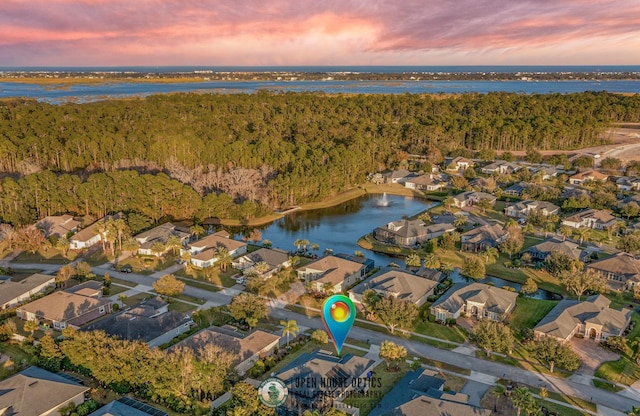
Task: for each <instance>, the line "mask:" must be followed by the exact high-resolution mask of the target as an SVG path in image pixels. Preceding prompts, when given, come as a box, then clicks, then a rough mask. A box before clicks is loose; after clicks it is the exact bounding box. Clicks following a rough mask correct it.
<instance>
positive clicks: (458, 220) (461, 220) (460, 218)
mask: <svg viewBox="0 0 640 416" xmlns="http://www.w3.org/2000/svg"><path fill="white" fill-rule="evenodd" d="M466 223H467V217H466V215H462V214H456V216H455V219H454V220H453V225H454V226H455V227H456V228H462V227H464V226H465V224H466Z"/></svg>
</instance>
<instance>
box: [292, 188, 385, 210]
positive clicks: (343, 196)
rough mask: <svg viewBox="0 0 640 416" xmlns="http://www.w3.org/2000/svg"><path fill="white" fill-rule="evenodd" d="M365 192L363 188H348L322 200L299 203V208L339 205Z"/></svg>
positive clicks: (308, 208) (307, 208)
mask: <svg viewBox="0 0 640 416" xmlns="http://www.w3.org/2000/svg"><path fill="white" fill-rule="evenodd" d="M365 193H366V192H365V190H363V189H360V188H353V189H349V190H348V191H345V192H341V193H339V194H338V195H334V196H332V197H329V198H327V199H323V200H322V201H318V202H309V203H306V204H302V205H300V208H302V209H303V210H310V209H319V208H328V207H333V206H335V205H339V204H342V203H343V202H346V201H350V200H352V199H354V198H357V197H359V196H362V195H364V194H365ZM381 193H382V192H381Z"/></svg>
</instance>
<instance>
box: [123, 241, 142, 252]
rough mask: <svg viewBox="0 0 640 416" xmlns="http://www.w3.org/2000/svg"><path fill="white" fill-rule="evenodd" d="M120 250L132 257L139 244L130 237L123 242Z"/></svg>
mask: <svg viewBox="0 0 640 416" xmlns="http://www.w3.org/2000/svg"><path fill="white" fill-rule="evenodd" d="M122 248H123V249H124V250H125V251H128V252H130V253H131V255H132V256H133V254H134V252H136V251H138V249H139V248H140V243H138V240H136V239H135V238H132V237H130V238H127V239H126V240H124V243H122Z"/></svg>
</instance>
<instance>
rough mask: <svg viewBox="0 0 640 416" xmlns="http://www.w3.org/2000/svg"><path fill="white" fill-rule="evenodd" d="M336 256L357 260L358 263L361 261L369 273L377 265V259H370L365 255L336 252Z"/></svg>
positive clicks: (365, 270)
mask: <svg viewBox="0 0 640 416" xmlns="http://www.w3.org/2000/svg"><path fill="white" fill-rule="evenodd" d="M334 256H336V257H340V258H341V259H345V260H350V261H355V262H356V263H360V264H363V265H364V274H367V273H369V272H370V271H371V270H373V268H374V267H375V265H376V262H375V260H373V259H369V258H366V257H363V256H356V255H355V254H347V253H336V254H334Z"/></svg>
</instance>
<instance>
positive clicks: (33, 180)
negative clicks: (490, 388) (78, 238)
mask: <svg viewBox="0 0 640 416" xmlns="http://www.w3.org/2000/svg"><path fill="white" fill-rule="evenodd" d="M612 121H623V122H637V121H640V96H638V95H635V96H622V95H615V94H609V93H604V92H587V93H579V94H565V95H563V94H543V95H524V94H513V93H489V94H483V95H480V94H463V95H456V96H444V95H442V96H421V95H410V94H404V95H357V96H342V95H326V94H320V93H275V92H259V93H256V94H230V95H219V94H172V95H158V96H151V97H147V98H144V99H142V98H139V99H128V100H111V101H100V102H94V103H84V104H75V103H67V104H62V105H51V104H47V103H40V102H35V101H31V100H8V101H4V102H2V103H0V156H1V157H0V173H3V174H7V175H11V178H10V179H9V178H5V179H4V180H3V182H2V184H1V189H0V199H2V207H0V209H1V211H2V212H0V215H2V217H3V220H4V221H9V222H13V223H20V222H26V218H20V217H21V216H22V217H24V216H26V217H28V218H34V217H38V216H43V215H45V214H46V213H60V212H66V211H69V212H84V213H86V212H91V213H93V214H94V215H97V216H99V215H98V214H102V213H105V212H108V211H111V210H113V209H119V210H124V211H129V210H133V211H137V212H144V213H145V215H148V216H149V217H152V218H154V219H156V218H159V217H161V216H163V215H174V214H175V213H178V215H176V216H179V217H182V218H185V217H190V216H192V215H194V214H195V213H196V212H197V211H198V209H200V208H201V207H203V206H205V207H207V208H208V207H209V206H211V205H212V204H210V202H213V206H214V207H215V208H213V209H211V210H212V211H214V214H216V215H217V214H218V213H219V212H221V214H220V215H217V216H225V217H231V218H233V217H234V216H235V217H243V216H245V217H247V216H249V217H250V216H251V215H252V213H251V212H249V213H246V212H237V211H238V210H239V211H252V210H253V211H255V210H257V209H258V208H257V206H258V205H266V206H269V207H271V208H274V207H281V206H291V205H294V204H298V203H303V202H307V201H314V200H319V199H323V198H326V197H328V196H331V195H333V194H335V193H337V192H340V191H342V190H345V189H347V188H349V187H351V186H353V185H354V184H357V183H361V182H363V181H364V179H365V176H366V174H367V173H370V172H376V171H378V170H380V169H382V168H384V167H393V166H396V165H397V164H398V163H399V162H400V161H402V160H405V159H407V155H408V154H427V155H430V157H431V159H433V158H434V157H435V158H436V159H437V158H440V159H441V156H439V155H442V154H450V153H451V152H452V151H453V150H455V149H463V148H464V149H473V150H488V149H503V150H525V149H540V150H546V149H568V148H578V147H583V146H586V145H596V144H601V143H605V142H606V140H607V138H606V137H605V136H604V135H603V132H604V129H605V128H606V127H607V126H608V125H610V123H611V122H612ZM430 161H431V162H435V163H438V162H440V160H430ZM21 181H22V182H21ZM71 194H74V195H71ZM210 195H213V196H210ZM205 198H210V199H212V200H213V201H204V199H205ZM198 199H200V201H198ZM25 200H26V202H25ZM247 201H248V205H246V206H245V205H244V203H246V202H247ZM238 204H242V205H241V206H240V207H238V206H237V205H238ZM225 210H227V211H229V210H230V211H232V212H224V211H225ZM254 213H255V212H254Z"/></svg>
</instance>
